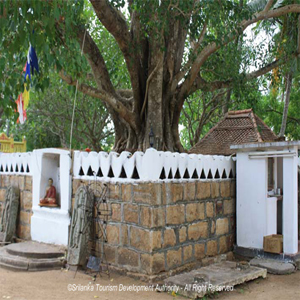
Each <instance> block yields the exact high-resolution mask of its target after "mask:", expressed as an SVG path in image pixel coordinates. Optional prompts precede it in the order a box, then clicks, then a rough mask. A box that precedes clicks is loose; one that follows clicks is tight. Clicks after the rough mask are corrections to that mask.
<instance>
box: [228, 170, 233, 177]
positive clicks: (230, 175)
mask: <svg viewBox="0 0 300 300" xmlns="http://www.w3.org/2000/svg"><path fill="white" fill-rule="evenodd" d="M228 178H233V172H232V170H230V173H229V176H228Z"/></svg>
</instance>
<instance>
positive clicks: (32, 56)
mask: <svg viewBox="0 0 300 300" xmlns="http://www.w3.org/2000/svg"><path fill="white" fill-rule="evenodd" d="M34 69H36V71H37V72H38V73H39V63H38V58H37V55H36V52H35V50H34V48H33V47H32V46H31V45H30V46H29V49H28V53H27V62H26V65H25V67H24V72H25V75H24V79H25V80H26V79H27V76H28V77H29V80H31V75H33V74H34Z"/></svg>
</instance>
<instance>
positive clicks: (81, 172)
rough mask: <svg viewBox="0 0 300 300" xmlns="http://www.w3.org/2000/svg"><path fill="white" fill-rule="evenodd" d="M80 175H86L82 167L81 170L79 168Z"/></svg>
mask: <svg viewBox="0 0 300 300" xmlns="http://www.w3.org/2000/svg"><path fill="white" fill-rule="evenodd" d="M79 176H84V172H83V169H82V167H80V170H79Z"/></svg>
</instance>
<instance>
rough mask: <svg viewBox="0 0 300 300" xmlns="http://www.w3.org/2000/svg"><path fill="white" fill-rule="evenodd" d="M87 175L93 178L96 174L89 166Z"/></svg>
mask: <svg viewBox="0 0 300 300" xmlns="http://www.w3.org/2000/svg"><path fill="white" fill-rule="evenodd" d="M86 175H88V176H93V175H94V172H93V170H92V168H91V166H89V168H88V171H87V174H86Z"/></svg>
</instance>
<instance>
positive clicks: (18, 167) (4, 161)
mask: <svg viewBox="0 0 300 300" xmlns="http://www.w3.org/2000/svg"><path fill="white" fill-rule="evenodd" d="M32 155H33V154H32V152H25V153H0V174H8V175H15V174H20V175H31V174H32V173H31V161H32Z"/></svg>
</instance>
